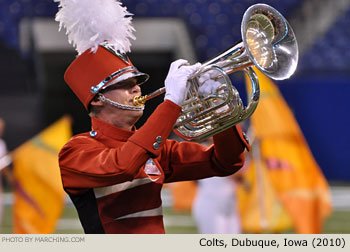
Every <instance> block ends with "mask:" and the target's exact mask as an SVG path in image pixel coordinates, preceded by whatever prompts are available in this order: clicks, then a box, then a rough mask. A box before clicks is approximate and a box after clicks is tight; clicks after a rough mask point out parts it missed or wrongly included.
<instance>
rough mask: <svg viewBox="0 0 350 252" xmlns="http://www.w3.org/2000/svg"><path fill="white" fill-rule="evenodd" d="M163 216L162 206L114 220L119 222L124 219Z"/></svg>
mask: <svg viewBox="0 0 350 252" xmlns="http://www.w3.org/2000/svg"><path fill="white" fill-rule="evenodd" d="M162 214H163V210H162V206H160V207H158V208H153V209H150V210H145V211H140V212H137V213H132V214H128V215H124V216H121V217H118V218H116V219H115V220H121V219H126V218H136V217H150V216H160V215H162Z"/></svg>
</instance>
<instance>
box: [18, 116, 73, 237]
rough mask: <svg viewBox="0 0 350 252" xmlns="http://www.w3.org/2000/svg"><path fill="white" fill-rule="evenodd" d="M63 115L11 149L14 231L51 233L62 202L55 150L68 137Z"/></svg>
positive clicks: (68, 122) (66, 124)
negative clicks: (13, 182)
mask: <svg viewBox="0 0 350 252" xmlns="http://www.w3.org/2000/svg"><path fill="white" fill-rule="evenodd" d="M71 135H72V133H71V121H70V118H69V117H63V118H62V119H60V120H58V121H57V122H55V123H54V124H52V125H51V126H49V127H48V128H47V129H45V130H43V131H42V132H41V133H39V134H38V135H37V136H35V137H34V138H32V139H31V140H29V141H27V142H26V143H24V144H23V145H21V146H20V147H18V148H17V149H16V150H15V151H14V152H13V168H14V178H15V191H14V198H15V200H14V206H13V216H14V233H20V234H47V233H53V232H54V231H55V228H56V221H57V219H58V218H59V217H60V215H61V213H62V209H63V205H64V195H65V193H64V191H63V187H62V182H61V176H60V171H59V167H58V152H59V150H60V149H61V148H62V146H63V145H64V144H65V143H66V142H67V141H68V139H69V138H70V137H71Z"/></svg>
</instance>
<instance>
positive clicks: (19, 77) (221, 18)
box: [0, 0, 350, 233]
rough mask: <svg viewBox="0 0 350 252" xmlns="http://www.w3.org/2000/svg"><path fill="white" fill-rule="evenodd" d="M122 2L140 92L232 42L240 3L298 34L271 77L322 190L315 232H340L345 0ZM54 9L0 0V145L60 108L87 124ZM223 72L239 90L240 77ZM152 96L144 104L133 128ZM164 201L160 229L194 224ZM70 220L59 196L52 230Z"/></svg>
mask: <svg viewBox="0 0 350 252" xmlns="http://www.w3.org/2000/svg"><path fill="white" fill-rule="evenodd" d="M122 2H123V3H124V5H125V6H127V8H128V10H129V11H130V12H131V13H133V14H134V15H135V16H134V25H135V28H136V33H135V35H136V37H137V40H136V41H135V42H134V43H133V47H132V53H131V55H130V58H131V59H132V60H133V63H134V64H135V65H136V66H137V67H138V68H139V69H140V70H141V71H144V72H147V73H149V74H150V75H151V79H150V81H149V82H148V84H146V85H143V86H142V88H143V92H144V93H148V92H150V91H153V90H155V89H157V88H159V87H161V86H162V85H163V80H164V79H165V76H166V74H167V70H168V67H169V64H170V62H171V61H173V60H175V59H177V58H186V59H188V60H189V61H190V62H192V63H194V62H196V61H200V62H204V61H205V60H208V59H210V58H212V57H214V56H216V55H217V54H218V53H220V52H221V51H223V50H225V49H227V48H229V47H230V46H231V45H233V44H234V43H235V42H237V41H238V40H240V39H241V35H240V23H241V19H242V16H243V13H244V11H245V10H246V9H247V8H248V7H249V6H250V5H252V4H255V3H260V2H264V3H266V4H269V5H271V6H273V7H274V8H276V9H277V10H278V11H279V12H281V13H282V14H283V15H284V16H285V17H286V18H287V20H288V21H289V22H290V24H291V26H292V27H293V29H294V31H295V34H296V37H297V40H298V44H299V50H300V60H299V65H298V69H297V72H296V73H295V75H294V76H293V77H292V78H291V79H289V80H286V81H280V82H277V85H278V87H279V89H280V91H281V92H282V94H283V96H284V98H285V100H286V101H287V102H288V104H289V106H290V108H291V109H292V111H293V112H294V115H295V117H296V119H297V121H298V123H299V125H300V127H301V129H302V131H303V133H304V136H305V138H306V140H307V142H308V144H309V146H310V148H311V151H312V153H313V155H314V157H315V159H316V161H317V163H318V164H319V166H320V168H321V169H322V171H323V173H324V175H325V177H326V178H327V180H328V182H329V183H330V185H331V188H332V189H331V192H332V202H333V206H334V210H335V211H334V212H333V214H332V216H331V217H330V218H329V220H327V222H326V225H325V232H330V233H350V203H348V202H350V189H349V184H350V183H349V182H350V169H349V168H350V144H349V143H350V131H349V130H348V125H349V123H350V113H349V105H348V103H347V101H348V100H349V94H350V50H349V49H348V47H349V44H350V29H349V27H350V0H336V1H334V0H333V1H331V0H284V1H281V0H264V1H256V0H213V1H209V0H167V1H162V0H143V1H139V0H123V1H122ZM56 12H57V3H54V2H53V1H52V0H0V86H1V92H0V117H1V118H3V119H4V120H5V121H6V129H5V133H4V139H5V141H6V143H7V145H8V149H9V150H13V149H15V148H16V147H18V146H19V145H20V144H21V143H23V142H25V141H26V140H28V139H29V138H31V137H32V136H34V135H35V134H37V133H38V132H40V131H41V130H42V129H44V128H45V127H47V126H48V125H50V124H51V123H53V122H54V121H56V120H57V119H59V118H60V117H61V116H62V115H65V114H70V115H71V116H72V118H73V133H74V134H77V133H80V132H83V131H88V130H90V121H89V118H88V116H87V115H86V113H85V111H84V108H83V106H82V105H80V103H79V102H78V100H77V99H76V98H75V97H74V95H73V93H72V92H71V91H70V89H69V88H68V87H67V86H66V85H65V83H64V80H63V74H64V71H65V69H66V67H67V66H68V65H69V64H70V62H71V61H72V60H73V59H74V58H75V55H76V53H75V52H74V50H73V48H72V46H71V45H69V44H68V43H67V38H66V36H65V34H64V31H61V32H58V24H56V23H55V22H54V16H55V14H56ZM232 78H233V81H234V84H235V85H236V86H237V87H238V90H239V91H240V92H241V93H244V92H245V91H244V89H245V87H244V79H243V78H242V76H239V75H238V76H233V77H232ZM161 100H162V97H159V98H158V99H154V100H152V101H151V102H150V103H149V105H148V106H147V110H146V112H145V115H144V117H143V118H142V120H140V122H139V126H140V125H142V123H143V122H144V121H145V119H146V118H147V117H148V115H149V114H150V112H151V111H152V110H153V109H154V107H155V106H157V104H159V102H161ZM5 185H6V183H5ZM164 197H165V198H167V195H165V196H164ZM4 202H5V203H6V208H5V216H4V219H3V228H2V232H3V233H6V232H11V230H10V227H11V202H12V199H11V194H9V193H7V194H5V197H4ZM165 202H169V204H168V206H169V209H168V210H167V209H166V212H167V213H168V214H167V215H166V217H165V223H166V226H167V228H168V232H174V233H180V232H183V233H193V232H196V229H195V227H194V223H193V221H192V219H191V216H190V215H189V214H188V213H187V214H186V213H184V214H183V213H181V214H177V213H173V212H172V211H171V208H170V206H171V199H169V200H168V201H166V200H165ZM177 217H178V218H177ZM174 218H175V221H174ZM176 218H177V219H176ZM73 219H74V220H73ZM179 223H180V224H181V223H182V224H181V225H179ZM175 224H176V225H175ZM79 225H80V224H79V223H78V222H77V219H76V213H75V211H74V210H73V209H72V205H71V204H70V203H69V202H68V203H67V207H66V209H65V211H64V215H63V219H61V220H60V223H59V226H58V227H59V228H58V230H57V232H59V233H62V232H67V233H73V232H74V233H75V232H78V233H79V232H82V231H81V228H80V226H79ZM61 227H64V228H61Z"/></svg>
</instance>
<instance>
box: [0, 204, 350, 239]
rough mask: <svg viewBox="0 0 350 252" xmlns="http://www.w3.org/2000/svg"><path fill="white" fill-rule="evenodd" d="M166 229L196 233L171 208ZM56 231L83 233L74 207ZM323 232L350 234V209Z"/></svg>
mask: <svg viewBox="0 0 350 252" xmlns="http://www.w3.org/2000/svg"><path fill="white" fill-rule="evenodd" d="M164 223H165V230H166V233H168V234H196V233H197V229H196V227H195V223H194V221H193V220H192V218H191V215H190V214H188V213H175V212H173V211H172V210H171V209H170V208H165V209H164ZM1 233H3V234H9V233H12V208H11V206H5V209H4V216H3V223H2V228H1ZM56 233H59V234H67V233H69V234H77V233H83V230H82V228H81V225H80V223H79V220H78V219H77V213H76V211H75V209H74V207H73V206H72V205H70V204H68V205H67V206H66V207H65V209H64V211H63V214H62V218H61V219H60V221H59V223H58V226H57V230H56ZM323 233H332V234H341V233H346V234H350V211H339V210H337V211H333V213H332V215H331V216H330V217H329V218H328V219H327V221H326V222H325V224H324V231H323Z"/></svg>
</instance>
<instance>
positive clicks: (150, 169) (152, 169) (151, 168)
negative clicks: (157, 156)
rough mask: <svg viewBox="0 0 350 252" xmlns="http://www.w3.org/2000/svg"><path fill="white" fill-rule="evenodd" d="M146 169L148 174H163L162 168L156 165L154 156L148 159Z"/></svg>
mask: <svg viewBox="0 0 350 252" xmlns="http://www.w3.org/2000/svg"><path fill="white" fill-rule="evenodd" d="M144 171H145V173H146V174H147V175H161V174H162V173H161V172H160V170H159V169H158V167H157V166H156V164H155V163H154V161H153V159H152V158H150V159H148V160H147V162H146V165H145V169H144Z"/></svg>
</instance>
